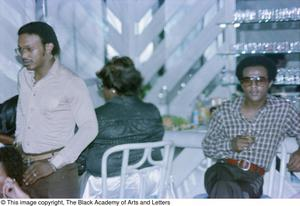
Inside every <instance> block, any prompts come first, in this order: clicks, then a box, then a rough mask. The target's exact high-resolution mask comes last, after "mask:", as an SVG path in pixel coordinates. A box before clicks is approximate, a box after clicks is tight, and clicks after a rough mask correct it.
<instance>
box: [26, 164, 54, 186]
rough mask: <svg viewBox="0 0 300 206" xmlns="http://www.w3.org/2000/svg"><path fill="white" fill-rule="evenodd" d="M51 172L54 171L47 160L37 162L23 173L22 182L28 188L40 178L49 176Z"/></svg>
mask: <svg viewBox="0 0 300 206" xmlns="http://www.w3.org/2000/svg"><path fill="white" fill-rule="evenodd" d="M53 172H55V170H54V169H53V167H52V166H51V165H50V163H49V162H48V161H47V160H42V161H37V162H35V163H33V164H32V165H31V166H30V167H29V168H28V169H27V170H26V171H25V174H24V178H23V181H24V183H25V185H26V186H28V185H31V184H33V183H35V182H36V181H37V180H38V179H40V178H43V177H46V176H49V175H51V174H52V173H53Z"/></svg>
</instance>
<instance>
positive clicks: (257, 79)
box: [240, 76, 268, 86]
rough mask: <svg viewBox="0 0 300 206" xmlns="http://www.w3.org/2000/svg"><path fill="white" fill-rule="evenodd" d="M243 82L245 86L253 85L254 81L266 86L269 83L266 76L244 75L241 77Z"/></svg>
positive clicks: (258, 84)
mask: <svg viewBox="0 0 300 206" xmlns="http://www.w3.org/2000/svg"><path fill="white" fill-rule="evenodd" d="M240 81H241V84H242V85H244V86H251V85H252V83H255V84H256V85H257V86H265V85H266V84H267V83H268V79H267V78H266V77H260V76H257V77H243V78H241V80H240Z"/></svg>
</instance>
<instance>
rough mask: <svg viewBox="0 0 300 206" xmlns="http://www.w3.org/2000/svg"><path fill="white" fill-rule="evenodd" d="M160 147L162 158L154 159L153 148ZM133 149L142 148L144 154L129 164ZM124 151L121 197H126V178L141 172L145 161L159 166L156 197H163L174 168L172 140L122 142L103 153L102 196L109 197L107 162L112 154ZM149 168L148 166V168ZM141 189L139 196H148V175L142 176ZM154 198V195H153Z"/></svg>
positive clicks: (156, 166)
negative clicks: (146, 181)
mask: <svg viewBox="0 0 300 206" xmlns="http://www.w3.org/2000/svg"><path fill="white" fill-rule="evenodd" d="M155 148H157V149H160V151H161V153H162V159H161V160H153V158H152V151H153V149H155ZM132 150H141V151H142V153H143V155H142V158H141V159H140V160H139V161H138V162H136V163H134V164H129V154H130V151H132ZM120 152H121V153H122V165H121V174H120V190H119V198H126V193H125V192H126V191H125V188H126V179H127V178H128V177H129V176H130V175H132V174H139V173H140V172H141V171H143V170H144V169H139V168H140V167H141V166H142V165H143V164H144V163H145V162H148V163H149V164H151V165H153V167H155V168H158V171H159V181H158V184H159V185H158V190H157V191H158V192H157V195H156V197H157V198H163V197H164V196H165V195H166V194H165V193H166V189H167V186H168V184H169V182H168V181H169V177H170V172H171V168H172V161H173V156H174V146H173V143H172V142H171V141H160V142H147V143H134V144H122V145H117V146H114V147H112V148H110V149H108V150H107V151H105V153H104V154H103V157H102V163H101V164H102V167H101V178H102V194H103V195H102V197H103V198H108V197H107V196H108V185H107V180H108V178H107V162H108V159H109V157H110V155H112V154H114V153H120ZM146 169H147V168H146ZM140 177H141V178H139V179H140V184H141V185H140V189H139V192H138V193H139V194H138V198H147V196H146V195H147V194H145V187H147V185H145V179H146V178H147V177H145V176H140ZM151 198H153V197H151Z"/></svg>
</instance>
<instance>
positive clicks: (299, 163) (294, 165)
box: [288, 156, 300, 172]
mask: <svg viewBox="0 0 300 206" xmlns="http://www.w3.org/2000/svg"><path fill="white" fill-rule="evenodd" d="M288 169H289V170H290V171H295V172H299V171H300V158H299V157H296V156H292V157H291V159H290V161H289V163H288Z"/></svg>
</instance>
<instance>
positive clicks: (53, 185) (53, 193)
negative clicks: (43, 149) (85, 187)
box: [24, 163, 79, 198]
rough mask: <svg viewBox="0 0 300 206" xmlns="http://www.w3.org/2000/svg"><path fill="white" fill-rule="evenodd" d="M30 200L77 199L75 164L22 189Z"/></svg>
mask: <svg viewBox="0 0 300 206" xmlns="http://www.w3.org/2000/svg"><path fill="white" fill-rule="evenodd" d="M24 190H25V191H26V192H27V193H28V194H29V196H30V197H32V198H79V178H78V172H77V164H76V163H73V164H69V165H66V166H64V167H63V168H61V169H58V170H56V172H54V173H53V174H51V175H49V176H47V177H44V178H41V179H39V180H38V181H37V182H35V183H34V184H32V185H29V186H27V187H25V188H24Z"/></svg>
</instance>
